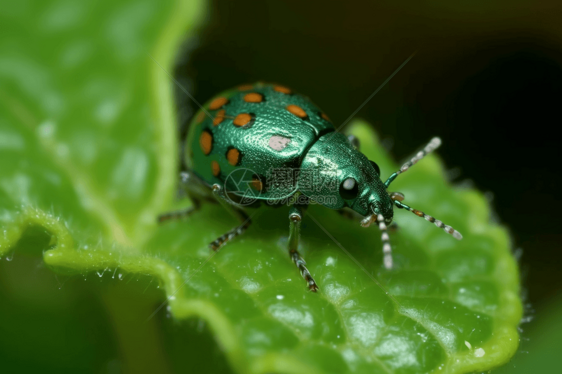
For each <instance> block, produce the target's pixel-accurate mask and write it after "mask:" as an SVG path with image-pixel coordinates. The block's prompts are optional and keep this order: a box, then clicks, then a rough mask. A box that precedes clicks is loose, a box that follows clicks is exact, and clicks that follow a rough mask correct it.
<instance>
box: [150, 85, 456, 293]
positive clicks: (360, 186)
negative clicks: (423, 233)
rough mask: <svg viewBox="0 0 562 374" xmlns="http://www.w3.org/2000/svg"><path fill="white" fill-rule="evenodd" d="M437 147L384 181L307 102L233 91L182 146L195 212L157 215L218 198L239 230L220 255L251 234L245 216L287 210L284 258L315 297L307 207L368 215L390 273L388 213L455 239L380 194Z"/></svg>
mask: <svg viewBox="0 0 562 374" xmlns="http://www.w3.org/2000/svg"><path fill="white" fill-rule="evenodd" d="M440 144H441V140H440V139H439V138H433V139H432V140H431V141H430V142H429V144H427V145H426V146H425V148H424V149H423V150H422V151H420V152H418V153H417V154H416V155H415V156H414V157H413V158H412V159H410V160H409V161H408V162H407V163H405V164H404V165H403V166H402V167H401V168H400V170H398V171H397V172H395V173H393V174H392V175H391V176H390V177H389V178H388V179H387V180H386V182H383V181H382V180H381V179H380V169H379V167H378V165H377V164H376V163H375V162H373V161H369V160H368V159H367V157H365V156H364V155H363V154H362V153H361V152H359V150H358V148H359V142H358V140H357V139H356V138H355V137H354V136H349V137H346V136H344V135H343V134H341V133H339V132H337V131H336V129H335V128H334V126H333V124H332V123H331V122H330V119H329V118H328V116H326V114H324V113H323V112H322V111H321V110H320V109H319V108H318V107H316V106H315V105H314V104H313V103H312V102H311V101H310V100H309V99H308V98H306V97H304V96H302V95H299V94H296V93H293V92H292V90H290V89H288V88H286V87H283V86H278V85H271V84H264V83H256V84H254V85H245V86H240V87H238V88H236V89H232V90H229V91H226V92H223V93H222V94H220V95H219V96H217V97H216V98H215V99H213V100H211V101H210V102H209V103H207V104H206V105H204V106H203V107H202V108H201V110H200V111H199V112H198V114H197V115H196V116H195V117H194V119H193V121H192V123H191V125H190V128H189V133H188V135H187V139H186V142H185V147H184V151H185V152H184V161H185V166H186V170H185V171H183V172H182V173H181V182H182V185H183V187H184V189H185V190H186V192H187V194H188V196H189V197H190V198H191V200H192V201H193V206H192V207H191V208H190V209H188V210H185V211H179V212H171V213H167V214H163V215H161V216H160V217H159V221H160V222H163V221H166V220H169V219H172V218H180V217H185V216H187V215H189V214H191V213H193V212H194V211H196V210H198V209H199V207H200V206H201V202H202V201H204V200H207V201H208V200H212V201H216V200H218V201H219V202H221V203H222V204H223V205H224V206H225V207H226V208H227V209H229V210H231V211H232V212H233V213H234V214H235V215H236V216H237V217H238V218H239V219H240V222H241V224H240V225H239V226H237V227H235V228H234V229H233V230H231V231H229V232H227V233H226V234H224V235H222V236H221V237H219V238H218V239H216V240H215V241H214V242H212V243H211V244H210V245H209V247H210V248H211V249H213V250H214V251H217V250H218V249H219V248H220V247H221V246H223V245H224V244H226V243H227V242H228V241H230V240H232V239H234V238H235V237H236V236H238V235H240V234H242V233H243V232H244V231H245V230H246V229H247V228H248V226H249V225H250V223H251V220H250V217H249V215H248V214H247V213H246V210H247V209H248V208H252V207H255V206H257V205H259V204H260V203H266V204H270V205H279V204H287V203H288V204H289V205H291V209H290V213H289V222H290V228H289V243H288V247H289V248H288V249H289V254H290V256H291V259H292V260H293V262H294V263H295V264H296V265H297V267H298V268H299V270H300V272H301V275H302V276H303V278H304V279H305V280H306V282H307V284H308V287H309V289H310V290H312V291H316V290H317V289H318V286H317V284H316V282H315V281H314V279H313V278H312V276H311V274H310V272H309V271H308V269H307V268H306V263H305V261H304V260H303V258H302V257H301V256H300V254H299V252H298V244H299V243H298V241H299V234H300V222H301V220H302V218H303V214H304V210H305V208H306V206H307V205H309V204H311V203H318V204H322V205H324V206H326V207H328V208H331V209H336V210H341V209H343V208H350V209H351V210H353V211H355V212H356V213H358V214H359V215H361V216H363V217H365V218H364V219H363V220H362V221H361V224H362V226H364V227H368V226H369V225H370V224H371V223H373V222H375V223H376V224H377V225H378V227H379V229H380V230H381V232H382V242H383V252H384V265H385V267H386V268H387V269H390V268H392V254H391V246H390V242H389V235H388V232H387V225H388V224H390V223H391V222H392V218H393V208H394V206H396V207H398V208H403V209H407V210H409V211H411V212H413V213H414V214H416V215H417V216H419V217H423V218H425V219H426V220H428V221H429V222H432V223H434V224H435V225H436V226H437V227H439V228H442V229H444V230H445V231H446V232H447V233H449V234H451V235H453V236H454V237H455V238H457V239H462V235H461V234H460V233H459V232H458V231H456V230H454V229H453V228H452V227H450V226H448V225H445V224H443V222H441V221H439V220H436V219H435V218H433V217H431V216H429V215H427V214H425V213H423V212H421V211H419V210H416V209H413V208H411V207H409V206H408V205H406V204H404V203H402V201H403V199H404V195H402V194H401V193H399V192H393V193H389V192H387V189H388V186H389V185H390V184H391V183H392V181H394V179H396V177H397V176H398V175H399V174H401V173H403V172H405V171H406V170H408V168H410V167H411V166H412V165H413V164H415V163H416V162H418V161H419V160H420V159H422V158H423V157H424V156H425V155H426V154H427V153H429V152H431V151H433V150H434V149H435V148H437V147H438V146H439V145H440Z"/></svg>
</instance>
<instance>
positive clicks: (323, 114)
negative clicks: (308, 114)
mask: <svg viewBox="0 0 562 374" xmlns="http://www.w3.org/2000/svg"><path fill="white" fill-rule="evenodd" d="M320 116H321V117H322V118H323V119H325V120H326V121H330V117H328V115H327V114H326V113H322V114H320Z"/></svg>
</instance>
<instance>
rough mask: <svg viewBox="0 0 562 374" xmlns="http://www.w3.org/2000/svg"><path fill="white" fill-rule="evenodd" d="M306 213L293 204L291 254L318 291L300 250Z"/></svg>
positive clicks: (290, 230)
mask: <svg viewBox="0 0 562 374" xmlns="http://www.w3.org/2000/svg"><path fill="white" fill-rule="evenodd" d="M303 215H304V209H303V208H302V207H300V206H298V205H293V206H291V210H290V212H289V256H291V259H292V260H293V262H294V263H295V265H297V267H298V268H299V271H300V272H301V275H302V277H303V278H304V280H306V283H307V284H308V288H309V289H310V290H311V291H313V292H316V291H317V290H318V285H316V282H315V281H314V279H313V278H312V275H310V272H309V271H308V269H307V268H306V262H305V261H304V259H303V258H302V257H301V255H300V254H299V252H298V248H299V237H300V229H301V221H302V217H303Z"/></svg>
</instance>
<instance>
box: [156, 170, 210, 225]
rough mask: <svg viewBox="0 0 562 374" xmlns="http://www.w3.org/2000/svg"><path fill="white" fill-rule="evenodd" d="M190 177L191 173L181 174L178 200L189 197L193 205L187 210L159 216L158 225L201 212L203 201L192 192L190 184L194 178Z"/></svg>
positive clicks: (184, 172)
mask: <svg viewBox="0 0 562 374" xmlns="http://www.w3.org/2000/svg"><path fill="white" fill-rule="evenodd" d="M190 175H191V174H190V172H189V171H183V172H181V173H180V182H179V188H178V194H177V195H178V196H177V198H178V199H181V198H183V197H184V196H187V197H188V198H189V199H190V200H191V202H192V203H193V205H192V206H190V207H189V208H187V209H183V210H176V211H173V212H166V213H163V214H160V215H159V216H158V223H164V222H166V221H172V220H179V219H182V218H185V217H189V216H190V215H191V214H192V213H194V212H196V211H198V210H199V208H200V207H201V200H200V199H199V198H198V197H197V196H196V195H195V194H194V193H193V192H191V187H192V186H191V185H190V183H192V182H193V181H192V180H191V179H192V178H191V176H190Z"/></svg>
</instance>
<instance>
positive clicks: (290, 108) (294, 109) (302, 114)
mask: <svg viewBox="0 0 562 374" xmlns="http://www.w3.org/2000/svg"><path fill="white" fill-rule="evenodd" d="M285 109H287V110H288V111H289V112H291V113H293V114H294V115H295V116H297V117H299V118H303V119H304V118H307V117H308V115H307V114H306V112H305V111H304V109H303V108H301V107H300V106H298V105H292V104H291V105H287V107H286V108H285Z"/></svg>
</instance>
